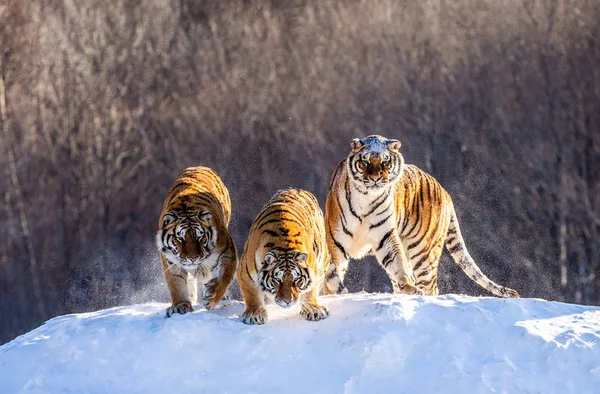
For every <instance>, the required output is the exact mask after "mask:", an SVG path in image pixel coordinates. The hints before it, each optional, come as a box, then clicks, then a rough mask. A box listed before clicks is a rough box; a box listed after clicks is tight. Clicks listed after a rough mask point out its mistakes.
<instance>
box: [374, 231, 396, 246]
mask: <svg viewBox="0 0 600 394" xmlns="http://www.w3.org/2000/svg"><path fill="white" fill-rule="evenodd" d="M393 231H394V229H391V230H390V231H388V232H387V233H385V235H384V236H383V238H381V241H380V242H379V246H378V247H377V249H376V251H377V252H378V251H379V249H381V248H383V244H384V243H385V241H387V240H388V238H389V237H391V235H392V232H393Z"/></svg>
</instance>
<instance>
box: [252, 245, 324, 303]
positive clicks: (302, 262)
mask: <svg viewBox="0 0 600 394" xmlns="http://www.w3.org/2000/svg"><path fill="white" fill-rule="evenodd" d="M307 258H308V255H307V254H306V253H304V252H300V251H291V252H285V253H284V252H282V253H280V254H277V253H276V252H274V251H271V252H268V253H267V254H266V255H265V260H264V262H265V265H264V268H263V269H262V271H261V275H260V286H261V288H262V290H263V291H266V292H267V293H269V294H271V295H272V296H274V298H275V303H276V304H277V305H279V306H281V307H284V308H287V307H290V306H292V305H294V304H295V303H296V301H298V297H299V296H300V294H301V293H303V292H304V291H306V290H307V289H308V288H309V286H310V284H311V283H312V278H311V274H310V270H309V269H308V266H307V264H306V260H307Z"/></svg>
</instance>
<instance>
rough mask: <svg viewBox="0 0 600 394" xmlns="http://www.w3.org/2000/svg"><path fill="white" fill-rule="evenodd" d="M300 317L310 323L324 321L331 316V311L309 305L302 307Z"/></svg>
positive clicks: (319, 306)
mask: <svg viewBox="0 0 600 394" xmlns="http://www.w3.org/2000/svg"><path fill="white" fill-rule="evenodd" d="M300 315H302V317H304V318H305V319H306V320H310V321H317V320H323V319H325V318H326V317H327V316H329V310H328V309H327V308H325V307H324V306H321V305H307V306H302V309H301V310H300Z"/></svg>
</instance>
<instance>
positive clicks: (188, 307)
mask: <svg viewBox="0 0 600 394" xmlns="http://www.w3.org/2000/svg"><path fill="white" fill-rule="evenodd" d="M193 311H194V308H192V304H191V303H190V302H189V301H184V302H180V303H179V304H176V305H171V306H170V307H168V308H167V317H171V316H173V314H174V313H179V314H181V315H185V314H186V313H188V312H193Z"/></svg>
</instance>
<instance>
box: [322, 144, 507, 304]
mask: <svg viewBox="0 0 600 394" xmlns="http://www.w3.org/2000/svg"><path fill="white" fill-rule="evenodd" d="M325 226H326V236H327V245H328V247H329V250H330V253H331V258H332V260H331V261H332V264H330V266H329V270H328V272H327V276H326V289H325V291H326V293H343V292H346V291H347V290H346V288H345V286H344V284H343V279H344V275H345V273H346V270H347V268H348V262H349V260H350V259H353V258H361V257H363V256H365V255H367V254H371V253H374V254H375V256H376V257H377V260H378V261H379V263H380V264H381V266H382V267H383V268H384V269H385V271H386V272H387V274H388V276H389V278H390V280H391V282H392V286H393V288H394V292H395V293H405V294H427V295H437V294H438V292H439V290H438V282H437V279H438V263H439V259H440V256H441V254H442V249H443V247H444V245H445V246H446V248H447V249H448V251H449V252H450V254H451V255H452V257H453V259H454V261H455V262H456V263H457V264H458V265H459V266H460V267H461V268H462V269H463V271H464V272H465V273H466V274H467V275H468V276H469V278H471V279H472V280H474V281H475V282H477V283H478V284H479V285H480V286H482V287H483V288H484V289H486V290H488V291H489V292H491V293H493V294H495V295H497V296H500V297H518V293H517V292H516V291H514V290H512V289H509V288H507V287H504V286H500V285H498V284H496V283H495V282H493V281H491V280H490V279H489V278H488V277H487V276H485V275H484V274H483V273H482V272H481V270H480V269H479V267H478V266H477V265H476V264H475V262H474V261H473V259H472V258H471V256H470V254H469V252H468V251H467V248H466V246H465V242H464V240H463V237H462V235H461V232H460V228H459V226H458V220H457V218H456V212H455V211H454V205H453V203H452V199H451V198H450V195H449V194H448V192H447V191H446V190H444V188H443V187H442V186H441V185H440V184H439V182H437V181H436V180H435V179H434V178H433V177H432V176H431V175H429V174H427V173H425V172H424V171H422V170H420V169H419V168H417V167H415V166H413V165H406V164H405V163H404V158H403V157H402V154H401V153H400V142H399V141H398V140H393V139H386V138H384V137H381V136H378V135H371V136H368V137H366V138H363V139H358V138H355V139H354V140H353V141H352V151H351V152H350V154H349V155H348V156H347V157H346V158H345V159H344V160H343V161H342V162H341V163H340V164H339V166H338V167H337V168H336V170H335V173H334V174H333V177H332V180H331V184H330V186H329V192H328V195H327V203H326V218H325Z"/></svg>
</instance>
